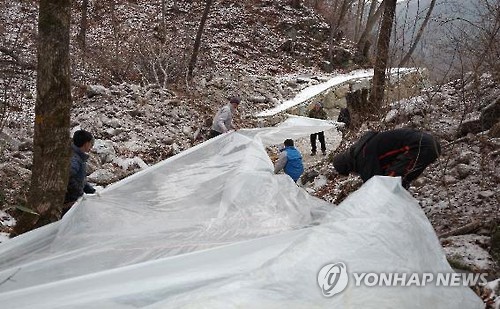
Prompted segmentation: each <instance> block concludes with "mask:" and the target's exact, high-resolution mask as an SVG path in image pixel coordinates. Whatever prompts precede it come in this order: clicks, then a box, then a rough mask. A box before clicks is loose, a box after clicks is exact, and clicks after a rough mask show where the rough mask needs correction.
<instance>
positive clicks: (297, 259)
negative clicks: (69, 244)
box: [0, 177, 484, 309]
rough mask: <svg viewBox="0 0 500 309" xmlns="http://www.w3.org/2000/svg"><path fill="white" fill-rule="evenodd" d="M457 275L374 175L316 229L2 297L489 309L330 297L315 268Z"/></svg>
mask: <svg viewBox="0 0 500 309" xmlns="http://www.w3.org/2000/svg"><path fill="white" fill-rule="evenodd" d="M336 262H343V263H345V265H347V271H348V273H353V272H358V273H361V272H374V273H383V272H397V273H413V272H418V273H422V272H431V273H439V272H452V269H451V268H450V266H449V265H448V264H447V262H446V259H445V257H444V255H443V253H442V251H441V247H440V244H439V241H438V239H437V237H436V235H435V234H434V232H433V229H432V227H431V225H430V224H429V222H428V220H427V219H426V217H425V215H424V213H423V212H422V210H421V209H420V208H419V206H418V203H417V202H416V201H415V200H414V199H413V198H412V197H411V196H410V195H409V194H408V193H407V192H406V191H405V190H404V189H403V188H402V187H401V185H400V180H399V179H398V178H389V177H374V178H372V179H371V180H370V181H368V182H367V183H366V184H365V185H363V187H361V189H359V190H358V191H357V192H355V193H354V194H352V195H351V196H350V197H349V198H348V199H347V200H346V201H344V202H343V203H342V204H341V205H340V206H339V207H337V208H333V209H332V210H331V211H330V212H329V213H328V214H327V215H326V216H325V218H324V219H323V220H322V221H321V223H320V224H319V225H317V226H312V227H307V228H304V229H301V230H295V231H288V232H284V233H281V234H279V235H274V236H267V237H263V238H259V239H254V240H250V241H242V242H237V243H234V244H231V245H226V246H221V247H217V248H212V249H208V250H204V251H197V252H193V253H189V254H184V255H178V256H173V257H169V258H164V259H159V260H156V261H151V262H144V263H140V264H137V265H132V266H127V267H123V268H119V269H115V270H111V271H102V272H99V273H96V274H90V275H87V276H82V277H78V278H73V279H69V280H65V281H60V282H54V283H52V284H46V285H40V286H35V287H31V288H26V289H20V290H17V291H12V292H6V293H2V294H0V302H2V303H3V304H9V305H10V306H12V307H13V308H31V307H32V306H33V304H35V303H36V307H37V308H193V307H196V308H197V307H203V308H342V309H345V308H347V309H349V308H352V309H357V308H373V309H379V308H389V309H390V308H394V309H396V308H397V309H400V308H415V309H417V308H440V309H448V308H449V309H457V308H459V309H460V308H463V309H472V308H484V306H483V304H482V301H481V300H480V299H479V298H478V297H477V296H476V295H475V294H474V293H473V292H472V290H470V289H469V288H467V287H443V286H439V287H436V286H435V285H432V284H428V285H426V286H423V287H422V286H410V287H402V286H393V287H383V286H375V287H369V286H363V285H361V286H355V284H354V282H355V280H354V279H353V278H352V275H350V277H349V281H348V284H347V287H346V289H345V290H344V291H343V292H341V293H339V294H337V295H334V296H333V297H328V298H327V297H325V296H323V294H322V291H321V289H320V288H319V286H318V284H317V276H318V272H319V270H320V269H321V268H322V267H323V266H324V265H325V264H329V263H336Z"/></svg>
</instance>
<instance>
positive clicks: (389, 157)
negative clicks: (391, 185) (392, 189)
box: [333, 129, 441, 189]
mask: <svg viewBox="0 0 500 309" xmlns="http://www.w3.org/2000/svg"><path fill="white" fill-rule="evenodd" d="M440 154H441V146H440V145H439V142H438V141H437V140H436V139H435V138H434V137H433V136H432V135H430V134H428V133H425V132H422V131H418V130H414V129H395V130H389V131H385V132H375V131H370V132H368V133H365V135H363V136H362V137H361V138H360V139H359V141H357V142H356V143H354V144H353V145H352V146H351V147H350V148H349V149H347V150H346V151H344V152H343V153H340V154H338V155H336V156H335V157H334V158H333V166H334V167H335V170H336V171H337V172H338V173H339V174H341V175H346V176H347V175H349V173H351V172H354V173H357V174H359V175H360V176H361V178H362V179H363V182H365V181H367V180H368V179H370V178H371V177H372V176H374V175H382V176H401V178H402V182H403V187H405V188H406V189H408V187H409V186H410V183H411V182H412V181H413V180H415V179H416V178H417V177H418V176H420V174H422V172H423V171H424V169H425V168H426V167H427V166H428V165H430V164H431V163H433V162H434V161H436V159H437V158H438V157H439V155H440Z"/></svg>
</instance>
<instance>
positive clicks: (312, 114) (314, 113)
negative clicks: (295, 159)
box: [308, 102, 326, 156]
mask: <svg viewBox="0 0 500 309" xmlns="http://www.w3.org/2000/svg"><path fill="white" fill-rule="evenodd" d="M308 116H309V118H316V119H324V120H326V112H325V110H324V109H323V106H322V105H321V103H319V102H316V103H315V104H314V106H313V108H312V109H311V110H310V111H309V115H308ZM316 137H318V139H319V143H320V144H321V152H322V153H323V155H326V144H325V132H324V131H321V132H318V133H314V134H311V156H314V155H316Z"/></svg>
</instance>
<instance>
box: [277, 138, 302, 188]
mask: <svg viewBox="0 0 500 309" xmlns="http://www.w3.org/2000/svg"><path fill="white" fill-rule="evenodd" d="M284 145H285V148H283V149H281V153H280V155H279V157H278V160H277V161H276V164H275V165H274V173H275V174H277V173H279V172H280V171H281V170H284V171H285V174H287V175H288V176H290V177H292V179H293V181H295V182H297V180H298V179H299V177H300V175H302V173H303V172H304V165H303V164H302V155H301V154H300V152H299V151H298V150H297V149H296V148H295V147H294V146H293V140H291V139H287V140H285V142H284Z"/></svg>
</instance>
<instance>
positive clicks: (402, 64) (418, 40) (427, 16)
mask: <svg viewBox="0 0 500 309" xmlns="http://www.w3.org/2000/svg"><path fill="white" fill-rule="evenodd" d="M435 4H436V0H432V1H431V3H430V5H429V9H428V11H427V14H426V15H425V18H424V21H423V22H422V25H421V26H420V29H418V32H417V36H416V37H415V40H414V41H413V44H412V45H411V46H410V49H409V50H408V52H407V53H406V55H405V56H404V57H403V59H401V61H400V62H399V65H398V66H399V67H402V66H404V65H405V64H406V63H407V62H408V60H410V57H411V55H412V54H413V52H414V51H415V48H417V45H418V42H420V38H421V37H422V34H423V33H424V29H425V27H426V26H427V24H428V23H429V20H430V18H431V14H432V10H433V9H434V5H435Z"/></svg>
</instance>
